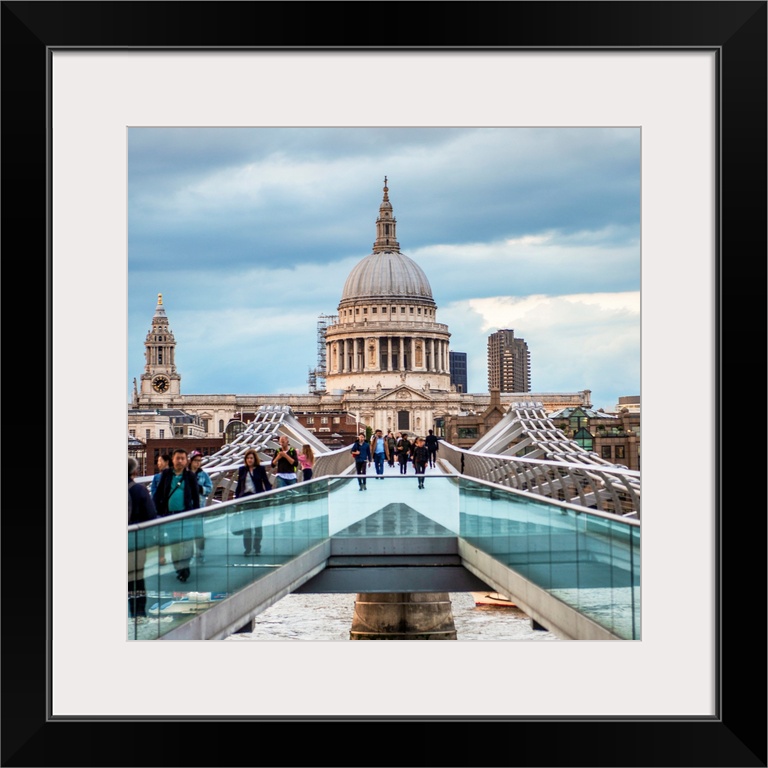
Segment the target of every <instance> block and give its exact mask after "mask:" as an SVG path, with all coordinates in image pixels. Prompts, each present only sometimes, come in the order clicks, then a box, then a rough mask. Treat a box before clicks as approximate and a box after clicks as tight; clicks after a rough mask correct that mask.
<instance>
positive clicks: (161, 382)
mask: <svg viewBox="0 0 768 768" xmlns="http://www.w3.org/2000/svg"><path fill="white" fill-rule="evenodd" d="M170 386H171V382H170V381H168V379H166V378H165V376H155V378H154V379H153V380H152V389H154V390H155V392H165V391H166V390H167V389H168V387H170Z"/></svg>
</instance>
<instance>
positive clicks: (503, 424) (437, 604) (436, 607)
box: [128, 403, 641, 640]
mask: <svg viewBox="0 0 768 768" xmlns="http://www.w3.org/2000/svg"><path fill="white" fill-rule="evenodd" d="M283 435H284V436H286V437H287V438H288V440H289V442H290V444H291V445H293V446H294V447H296V448H297V450H298V449H300V448H301V446H302V445H303V444H305V443H308V444H310V445H311V446H312V448H313V450H314V453H315V464H314V473H313V478H312V479H311V480H310V481H308V482H299V483H296V484H293V485H289V486H286V487H283V488H279V489H273V490H271V491H267V492H265V493H261V494H258V495H256V496H250V497H246V498H240V499H234V498H233V492H234V487H235V485H236V480H237V471H238V468H239V467H240V466H242V464H243V455H244V454H245V452H246V451H247V450H248V449H251V448H253V449H255V450H256V451H257V452H258V454H259V456H260V459H261V461H262V463H264V464H265V465H266V466H268V465H269V463H270V461H271V456H272V451H273V450H274V449H275V448H276V447H277V446H278V440H279V438H280V437H281V436H283ZM203 469H204V470H205V471H206V472H207V473H208V474H209V475H210V477H211V479H212V481H213V486H214V492H213V493H211V494H210V495H209V496H208V498H207V501H206V505H205V506H204V507H202V508H200V509H199V510H193V511H190V512H184V513H180V514H176V515H171V516H168V517H164V518H158V519H157V520H154V521H151V522H147V523H141V524H138V525H132V526H129V528H128V572H129V576H128V578H129V582H131V581H132V580H134V579H135V578H140V576H141V575H142V573H141V572H142V570H143V577H144V587H145V590H146V596H147V600H146V607H147V617H146V618H142V619H141V620H136V619H134V618H131V617H129V618H128V638H129V639H132V640H218V639H224V638H226V637H227V636H229V635H231V634H233V633H236V632H244V631H249V630H250V629H251V628H252V625H253V619H254V617H255V616H257V615H258V614H259V613H261V612H262V611H264V610H265V609H267V608H269V607H270V606H271V605H273V604H275V603H276V602H277V601H278V600H280V599H282V598H283V597H285V596H286V595H288V594H290V593H325V594H331V593H356V594H357V602H356V607H355V619H354V620H353V622H352V626H351V627H350V638H351V639H456V636H455V632H451V630H452V617H451V614H450V601H449V600H448V593H450V592H468V591H481V590H493V591H496V592H499V593H501V594H503V595H505V596H508V597H509V599H510V600H512V601H513V602H514V603H515V604H516V605H517V606H518V607H519V608H520V609H521V610H522V611H524V612H525V614H526V615H527V616H529V617H530V619H531V621H532V623H533V626H535V627H537V628H544V629H547V630H549V631H551V632H553V633H555V634H556V635H557V636H558V637H560V638H562V639H577V640H579V639H585V640H636V639H640V524H641V515H640V473H639V472H637V471H632V470H629V469H627V468H626V467H622V466H620V465H615V464H611V463H608V462H606V461H605V460H603V459H601V458H600V457H599V456H597V454H595V453H592V452H589V451H586V450H584V449H583V448H582V447H581V446H579V445H578V444H577V443H575V442H574V441H572V440H570V439H569V438H568V437H567V436H566V435H565V434H564V433H563V432H561V431H560V430H559V429H558V428H557V427H555V425H554V423H553V422H552V421H551V420H550V419H549V418H548V417H547V415H546V412H545V411H544V410H543V408H542V407H541V406H540V404H537V403H534V404H532V403H513V404H512V405H511V406H510V408H509V410H508V412H507V413H506V414H505V416H504V417H503V418H502V420H501V421H500V422H499V423H498V424H497V425H496V426H495V427H493V428H492V429H491V430H490V431H489V432H488V433H486V434H485V435H484V436H483V437H482V438H481V439H480V440H479V441H478V442H477V443H476V444H475V445H474V446H473V447H472V449H471V450H465V449H461V448H457V447H455V446H453V445H451V444H450V443H447V442H445V441H443V440H441V441H440V448H439V451H438V454H437V466H436V467H435V468H434V469H427V473H426V476H425V487H424V489H423V490H420V489H419V488H418V484H417V480H416V476H415V475H414V474H413V470H412V469H411V468H410V464H409V470H408V474H406V475H403V474H400V472H399V468H398V465H397V463H395V468H394V469H390V468H389V467H387V466H386V465H385V475H384V476H383V478H382V480H378V479H376V475H375V474H373V472H372V467H371V468H369V471H368V475H367V483H366V485H367V491H366V492H365V493H360V492H359V487H358V480H357V475H356V474H355V470H354V464H353V459H352V456H351V454H350V446H345V447H343V448H340V449H338V450H330V449H329V448H328V447H326V446H325V445H324V444H323V443H322V442H321V441H319V440H318V439H317V438H316V437H315V435H314V434H313V433H311V432H309V431H308V430H306V429H305V428H304V427H303V426H302V425H301V424H300V423H299V421H298V419H297V418H296V417H295V416H294V415H293V413H292V411H291V409H290V408H289V407H287V406H285V407H281V406H262V408H261V409H259V411H258V412H257V414H256V418H255V419H254V421H253V422H251V423H250V424H248V425H247V427H246V429H245V430H244V431H243V432H241V433H240V434H239V435H237V436H236V437H235V439H234V440H233V441H232V442H231V443H228V444H227V445H225V446H224V447H223V448H222V449H221V450H220V451H218V452H217V453H215V454H212V455H210V456H207V457H205V459H204V461H203ZM151 480H152V477H151V476H149V477H142V478H138V480H137V482H141V483H144V484H145V485H147V486H149V485H150V483H151ZM244 521H245V522H244ZM245 523H248V524H250V525H253V526H259V527H261V529H262V536H263V538H262V542H261V551H260V553H259V554H258V555H255V556H254V555H251V556H245V555H243V539H242V536H240V535H237V534H236V533H234V531H237V530H238V529H242V527H243V525H244V524H245ZM201 536H202V537H204V539H205V554H204V558H201V557H198V558H197V560H193V561H192V568H191V575H190V577H189V579H188V580H187V581H186V582H185V583H179V581H178V580H177V579H176V570H175V568H174V567H173V563H172V561H171V556H170V553H171V551H172V549H173V547H178V546H184V545H186V546H187V549H188V550H189V549H191V547H192V546H193V542H194V541H195V540H196V539H198V538H199V537H201ZM158 544H161V545H162V547H163V548H164V550H165V556H166V557H165V558H163V557H161V556H160V554H159V553H160V550H159V549H158ZM166 559H167V562H166ZM142 566H143V567H142ZM393 617H395V618H394V619H393Z"/></svg>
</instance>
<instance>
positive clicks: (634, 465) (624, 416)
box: [549, 397, 640, 470]
mask: <svg viewBox="0 0 768 768" xmlns="http://www.w3.org/2000/svg"><path fill="white" fill-rule="evenodd" d="M623 399H624V398H619V401H621V400H623ZM633 399H635V398H633ZM636 400H637V403H635V405H636V406H637V409H636V410H634V411H629V410H628V409H627V408H626V407H622V409H621V411H620V412H619V413H605V412H604V411H603V410H601V409H598V410H596V411H595V410H593V409H592V408H587V407H584V406H576V407H575V408H563V410H561V411H556V412H555V413H552V414H550V416H549V418H550V419H552V422H553V424H554V425H555V426H556V427H557V428H558V429H560V430H561V431H562V432H564V433H565V435H566V436H567V437H569V438H570V439H571V440H574V441H575V442H576V443H578V444H579V445H580V446H581V447H582V448H583V449H584V450H585V451H594V452H595V453H596V454H598V456H600V458H601V459H605V460H606V461H610V462H612V463H613V464H622V465H624V466H625V467H627V468H628V469H635V470H639V469H640V402H639V401H640V398H639V397H638V398H636Z"/></svg>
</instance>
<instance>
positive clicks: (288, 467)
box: [272, 435, 300, 488]
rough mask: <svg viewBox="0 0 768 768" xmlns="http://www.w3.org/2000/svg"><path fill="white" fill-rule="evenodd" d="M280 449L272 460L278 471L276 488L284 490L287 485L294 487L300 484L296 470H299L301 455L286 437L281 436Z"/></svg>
mask: <svg viewBox="0 0 768 768" xmlns="http://www.w3.org/2000/svg"><path fill="white" fill-rule="evenodd" d="M279 443H280V447H279V448H278V449H277V450H276V451H275V456H274V458H273V459H272V466H273V467H274V468H275V470H276V475H277V477H276V480H275V488H282V487H283V486H285V485H293V484H294V483H296V482H298V478H297V477H296V470H297V469H298V468H299V466H300V465H299V454H298V453H296V449H295V448H294V447H293V446H292V445H290V444H289V442H288V438H287V437H286V436H285V435H280V440H279Z"/></svg>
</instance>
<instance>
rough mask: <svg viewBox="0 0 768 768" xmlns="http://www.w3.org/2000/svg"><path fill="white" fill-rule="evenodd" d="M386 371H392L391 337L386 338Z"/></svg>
mask: <svg viewBox="0 0 768 768" xmlns="http://www.w3.org/2000/svg"><path fill="white" fill-rule="evenodd" d="M387 370H388V371H391V370H392V337H391V336H387Z"/></svg>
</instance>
